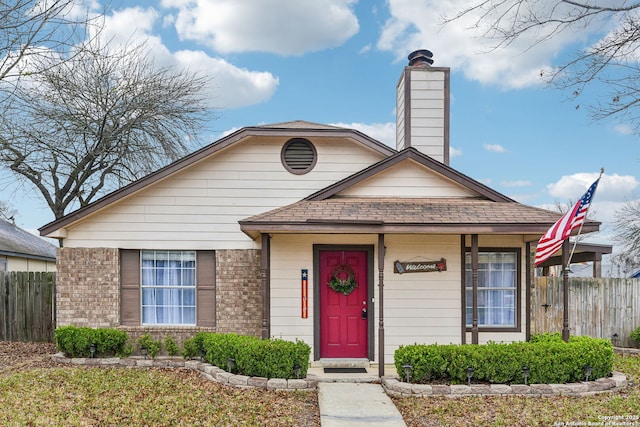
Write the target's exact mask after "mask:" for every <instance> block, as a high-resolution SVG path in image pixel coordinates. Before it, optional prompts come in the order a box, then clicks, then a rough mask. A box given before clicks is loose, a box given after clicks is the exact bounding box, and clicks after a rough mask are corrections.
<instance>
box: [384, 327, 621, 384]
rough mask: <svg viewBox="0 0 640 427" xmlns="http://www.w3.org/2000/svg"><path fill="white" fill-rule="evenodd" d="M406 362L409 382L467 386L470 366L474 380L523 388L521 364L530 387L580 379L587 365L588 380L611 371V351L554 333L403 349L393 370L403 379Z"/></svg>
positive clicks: (592, 340)
mask: <svg viewBox="0 0 640 427" xmlns="http://www.w3.org/2000/svg"><path fill="white" fill-rule="evenodd" d="M407 364H408V365H411V366H412V369H411V375H412V378H411V381H412V382H416V383H425V382H429V381H434V380H445V381H449V382H451V383H465V382H466V381H467V369H468V368H473V381H477V382H490V383H499V384H513V383H515V384H518V383H520V384H522V383H524V376H523V373H522V368H523V367H524V366H527V367H528V368H529V372H530V374H529V377H528V382H529V383H532V384H534V383H567V382H575V381H582V380H584V379H585V372H584V368H585V366H587V365H589V366H591V368H592V373H591V375H590V379H595V378H602V377H605V376H607V375H608V374H609V373H611V371H612V369H613V347H612V346H611V343H610V342H609V340H603V339H598V338H591V337H571V338H570V339H569V342H564V341H563V340H562V338H561V337H560V336H559V335H558V336H556V334H544V335H543V336H535V337H532V340H531V342H516V343H511V344H504V343H488V344H484V345H473V344H466V345H437V344H433V345H419V344H416V345H412V346H401V347H400V348H399V349H398V350H396V352H395V365H396V369H397V371H398V374H399V375H400V377H401V378H402V379H403V380H405V381H406V380H407V378H406V375H405V371H404V365H407Z"/></svg>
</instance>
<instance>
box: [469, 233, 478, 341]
mask: <svg viewBox="0 0 640 427" xmlns="http://www.w3.org/2000/svg"><path fill="white" fill-rule="evenodd" d="M471 294H472V296H471V298H472V306H471V307H472V308H471V310H472V314H471V344H478V342H479V339H478V235H477V234H472V235H471Z"/></svg>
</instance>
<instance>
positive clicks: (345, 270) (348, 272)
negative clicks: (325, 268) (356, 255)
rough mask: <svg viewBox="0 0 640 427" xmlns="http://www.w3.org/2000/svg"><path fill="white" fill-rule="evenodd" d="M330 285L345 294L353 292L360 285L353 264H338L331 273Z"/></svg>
mask: <svg viewBox="0 0 640 427" xmlns="http://www.w3.org/2000/svg"><path fill="white" fill-rule="evenodd" d="M329 287H330V288H331V289H333V290H334V291H336V292H340V293H341V294H343V295H349V294H350V293H351V292H353V290H354V289H355V288H357V287H358V283H357V282H356V274H355V273H354V272H353V269H352V268H351V266H350V265H348V264H340V265H338V266H337V267H336V268H335V270H333V273H332V274H331V280H329Z"/></svg>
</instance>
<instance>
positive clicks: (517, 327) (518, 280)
mask: <svg viewBox="0 0 640 427" xmlns="http://www.w3.org/2000/svg"><path fill="white" fill-rule="evenodd" d="M492 253H515V255H516V261H515V263H516V264H515V266H516V271H515V303H514V320H515V324H514V325H513V326H504V325H495V326H492V325H482V324H480V323H478V331H479V332H521V331H522V310H523V309H522V293H521V292H522V271H523V267H522V248H518V247H481V248H478V255H480V254H492ZM467 255H469V256H471V247H466V248H465V251H464V254H463V259H462V295H463V304H462V313H463V323H464V328H465V331H466V332H472V330H473V325H468V324H467V322H468V321H473V320H472V319H468V317H467V289H469V290H471V292H473V286H471V287H469V288H467V286H466V283H467V268H466V265H467V263H466V258H467ZM488 289H491V290H499V289H504V290H511V289H514V288H513V287H508V288H497V287H491V288H488ZM478 290H480V287H478ZM472 295H473V294H472ZM471 305H473V301H471ZM478 308H480V306H478ZM472 310H473V307H472ZM525 310H526V308H525Z"/></svg>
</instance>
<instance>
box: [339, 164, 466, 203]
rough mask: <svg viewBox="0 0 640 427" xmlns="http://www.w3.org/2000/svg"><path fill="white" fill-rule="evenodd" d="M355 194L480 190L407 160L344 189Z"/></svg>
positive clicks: (444, 194) (458, 194)
mask: <svg viewBox="0 0 640 427" xmlns="http://www.w3.org/2000/svg"><path fill="white" fill-rule="evenodd" d="M340 195H341V196H351V197H406V198H412V197H418V198H419V197H425V198H426V197H429V198H442V197H459V198H464V197H477V194H475V193H473V192H471V191H470V190H468V189H467V188H464V187H462V186H461V185H458V184H456V183H454V182H452V181H450V180H448V179H446V178H443V177H442V176H441V175H439V174H437V173H435V172H431V171H428V170H425V168H424V167H422V166H420V165H418V164H417V163H416V162H414V161H413V160H406V161H404V162H401V163H399V164H397V165H394V166H393V167H391V168H389V169H387V170H385V171H384V172H381V173H378V174H376V175H375V176H373V177H371V178H369V179H367V180H365V181H364V182H361V183H359V184H358V185H355V186H353V187H350V188H348V189H346V190H344V191H341V192H340Z"/></svg>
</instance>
